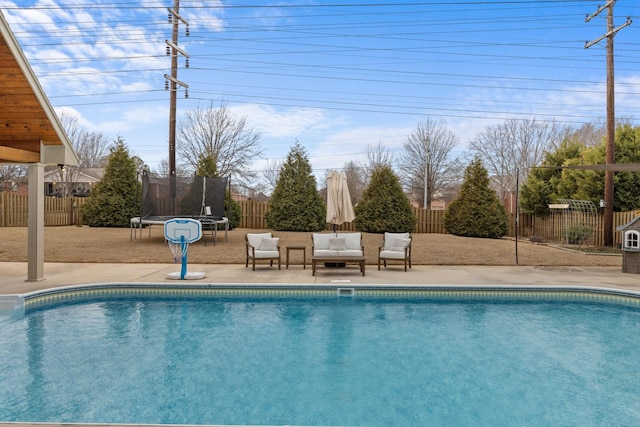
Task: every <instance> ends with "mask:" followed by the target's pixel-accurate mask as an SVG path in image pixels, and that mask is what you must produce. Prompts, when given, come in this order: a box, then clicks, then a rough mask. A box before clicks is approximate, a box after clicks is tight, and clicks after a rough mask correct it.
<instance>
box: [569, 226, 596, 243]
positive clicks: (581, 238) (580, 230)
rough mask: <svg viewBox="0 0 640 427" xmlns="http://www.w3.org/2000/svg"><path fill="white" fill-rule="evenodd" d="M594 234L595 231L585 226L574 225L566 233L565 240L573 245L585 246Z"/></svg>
mask: <svg viewBox="0 0 640 427" xmlns="http://www.w3.org/2000/svg"><path fill="white" fill-rule="evenodd" d="M592 233H593V229H592V228H591V227H589V226H588V225H584V224H573V225H571V226H570V227H569V229H568V230H567V231H565V232H564V239H565V241H566V242H567V243H569V244H571V245H579V246H582V245H583V244H585V243H586V242H587V241H588V240H589V239H590V238H591V234H592Z"/></svg>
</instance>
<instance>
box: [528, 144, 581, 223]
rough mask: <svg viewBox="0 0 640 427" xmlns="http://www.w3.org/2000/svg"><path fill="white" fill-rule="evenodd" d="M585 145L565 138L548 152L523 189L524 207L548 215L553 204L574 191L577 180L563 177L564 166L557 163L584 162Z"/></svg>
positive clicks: (532, 211) (533, 169) (535, 212)
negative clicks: (559, 167) (572, 180)
mask: <svg viewBox="0 0 640 427" xmlns="http://www.w3.org/2000/svg"><path fill="white" fill-rule="evenodd" d="M584 147H585V146H584V144H582V143H580V142H579V141H577V140H575V139H565V140H563V141H562V142H561V143H560V145H559V146H558V148H557V149H556V150H555V151H552V152H547V153H546V154H545V156H544V160H543V161H542V167H535V168H531V169H530V170H529V174H528V176H527V182H526V184H524V185H523V186H522V188H521V189H520V203H519V204H520V209H522V211H523V212H527V213H532V214H543V215H544V214H548V213H549V204H550V203H555V201H556V200H557V199H558V198H559V197H560V198H570V197H566V194H568V193H570V194H573V193H574V192H575V189H574V190H572V189H571V188H572V187H573V185H574V183H572V182H571V181H570V180H563V171H562V169H557V168H556V167H557V166H563V165H569V164H580V162H582V158H581V156H582V150H583V149H584Z"/></svg>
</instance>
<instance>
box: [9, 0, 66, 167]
mask: <svg viewBox="0 0 640 427" xmlns="http://www.w3.org/2000/svg"><path fill="white" fill-rule="evenodd" d="M0 76H2V78H1V79H2V84H1V85H0V162H13V163H35V162H40V163H45V164H66V165H77V164H78V162H79V160H78V156H77V154H76V153H75V151H74V150H73V148H72V146H71V142H70V141H69V138H68V137H67V134H66V133H65V131H64V129H63V127H62V124H61V123H60V120H59V119H58V116H57V115H56V113H55V111H54V109H53V107H52V106H51V104H50V103H49V100H48V98H47V97H46V95H45V94H44V91H43V89H42V86H40V83H39V82H38V79H37V77H36V75H35V73H34V72H33V70H32V69H31V66H30V65H29V62H28V61H27V59H26V57H25V55H24V52H23V51H22V49H21V48H20V45H19V44H18V41H17V40H16V38H15V36H14V34H13V32H12V31H11V29H10V27H9V24H8V23H7V21H6V19H5V18H4V15H3V14H2V11H0Z"/></svg>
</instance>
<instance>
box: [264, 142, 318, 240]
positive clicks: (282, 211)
mask: <svg viewBox="0 0 640 427" xmlns="http://www.w3.org/2000/svg"><path fill="white" fill-rule="evenodd" d="M265 220H266V222H267V226H268V227H269V228H271V229H273V230H281V231H320V230H323V229H325V227H326V208H325V204H324V201H323V200H322V198H321V197H320V195H319V194H318V190H317V187H316V179H315V177H314V176H313V175H312V174H311V164H310V163H309V160H308V158H307V153H306V152H305V150H304V148H303V147H302V146H301V145H300V143H298V142H296V144H295V145H294V146H293V147H292V148H291V151H290V152H289V154H288V156H287V160H286V161H285V162H284V164H283V165H282V168H281V170H280V175H279V176H278V181H277V182H276V187H275V189H274V190H273V194H272V195H271V202H270V203H269V211H268V212H267V213H266V214H265Z"/></svg>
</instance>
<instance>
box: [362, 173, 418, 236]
mask: <svg viewBox="0 0 640 427" xmlns="http://www.w3.org/2000/svg"><path fill="white" fill-rule="evenodd" d="M354 211H355V214H356V219H355V220H354V224H355V226H356V229H358V230H361V231H364V232H368V233H384V232H385V231H386V232H390V233H405V232H412V231H413V229H414V228H415V225H416V218H415V216H414V215H413V211H412V209H411V204H410V203H409V199H408V198H407V196H406V195H405V194H404V192H403V191H402V185H400V179H398V177H397V175H396V174H395V173H394V172H393V169H391V167H390V166H389V165H388V164H379V165H378V166H376V167H375V169H374V170H373V173H372V174H371V181H369V185H368V186H367V188H366V189H365V190H364V192H363V193H362V197H361V198H360V201H359V202H358V204H357V205H356V206H355V208H354Z"/></svg>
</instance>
